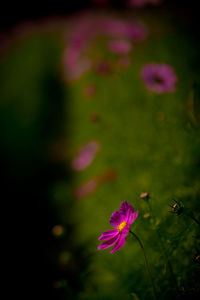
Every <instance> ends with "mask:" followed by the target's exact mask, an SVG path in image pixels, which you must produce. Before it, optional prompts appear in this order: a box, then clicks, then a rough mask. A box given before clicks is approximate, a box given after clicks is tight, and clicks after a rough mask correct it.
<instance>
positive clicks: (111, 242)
mask: <svg viewBox="0 0 200 300" xmlns="http://www.w3.org/2000/svg"><path fill="white" fill-rule="evenodd" d="M119 237H120V235H119V234H118V235H116V236H115V237H113V238H112V239H109V240H107V241H106V242H103V243H102V244H101V245H99V246H98V248H97V249H98V250H103V249H106V248H109V247H111V246H112V245H114V244H115V243H116V242H117V241H118V239H119Z"/></svg>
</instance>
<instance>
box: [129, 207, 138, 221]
mask: <svg viewBox="0 0 200 300" xmlns="http://www.w3.org/2000/svg"><path fill="white" fill-rule="evenodd" d="M138 213H139V211H138V210H137V211H135V212H134V213H132V214H131V216H130V218H129V223H130V224H132V223H133V222H135V220H136V219H137V217H138Z"/></svg>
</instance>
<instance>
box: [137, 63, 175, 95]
mask: <svg viewBox="0 0 200 300" xmlns="http://www.w3.org/2000/svg"><path fill="white" fill-rule="evenodd" d="M142 79H143V80H144V82H145V84H146V87H147V88H148V89H149V90H151V91H152V92H155V93H158V94H163V93H172V92H174V91H175V86H176V83H177V76H176V74H175V72H174V70H173V68H172V67H171V66H169V65H167V64H156V63H150V64H147V65H145V66H144V67H143V69H142Z"/></svg>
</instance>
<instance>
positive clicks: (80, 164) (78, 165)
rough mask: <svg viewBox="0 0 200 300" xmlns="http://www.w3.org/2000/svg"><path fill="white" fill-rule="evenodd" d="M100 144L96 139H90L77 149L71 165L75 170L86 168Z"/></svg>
mask: <svg viewBox="0 0 200 300" xmlns="http://www.w3.org/2000/svg"><path fill="white" fill-rule="evenodd" d="M99 148H100V145H99V143H98V142H96V141H91V142H89V143H87V144H86V145H85V146H83V147H81V148H80V149H79V152H78V155H77V156H76V157H75V158H74V159H73V161H72V164H71V167H72V169H73V170H75V171H81V170H84V169H85V168H87V167H88V166H89V165H90V164H91V162H92V161H93V160H94V158H95V156H96V154H97V152H98V150H99Z"/></svg>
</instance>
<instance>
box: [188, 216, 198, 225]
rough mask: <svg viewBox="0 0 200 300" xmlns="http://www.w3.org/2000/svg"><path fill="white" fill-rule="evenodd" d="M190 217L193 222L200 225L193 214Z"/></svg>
mask: <svg viewBox="0 0 200 300" xmlns="http://www.w3.org/2000/svg"><path fill="white" fill-rule="evenodd" d="M189 216H190V218H191V219H192V220H193V221H195V222H196V223H197V224H198V225H200V222H199V221H198V220H197V219H196V218H195V217H194V216H193V214H191V215H189Z"/></svg>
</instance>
